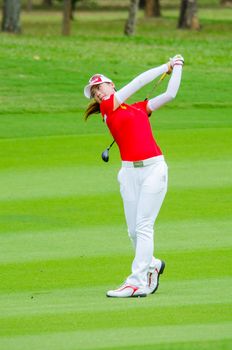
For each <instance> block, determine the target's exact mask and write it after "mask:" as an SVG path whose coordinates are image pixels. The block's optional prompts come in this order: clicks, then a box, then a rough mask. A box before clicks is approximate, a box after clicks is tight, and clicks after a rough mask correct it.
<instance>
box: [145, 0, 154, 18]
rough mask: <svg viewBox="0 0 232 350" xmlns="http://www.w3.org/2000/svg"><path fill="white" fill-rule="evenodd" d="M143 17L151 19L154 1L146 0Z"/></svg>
mask: <svg viewBox="0 0 232 350" xmlns="http://www.w3.org/2000/svg"><path fill="white" fill-rule="evenodd" d="M145 16H146V17H153V16H154V0H146V3H145Z"/></svg>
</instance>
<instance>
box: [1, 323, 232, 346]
mask: <svg viewBox="0 0 232 350" xmlns="http://www.w3.org/2000/svg"><path fill="white" fill-rule="evenodd" d="M96 323H97V320H96ZM231 327H232V323H229V322H228V323H214V324H190V325H182V326H180V325H175V326H171V325H170V326H155V327H152V326H147V327H143V326H140V327H130V328H125V327H124V328H115V329H102V330H91V331H87V330H85V331H84V330H83V331H76V332H75V331H74V332H61V333H58V332H57V333H49V332H48V333H47V334H42V335H40V334H39V335H26V336H9V337H2V338H1V339H0V345H1V347H2V348H3V349H11V348H13V349H15V350H28V349H30V350H31V349H33V350H40V349H43V350H46V349H49V350H51V349H56V350H71V349H78V350H85V349H86V350H87V349H89V350H90V349H101V348H102V349H107V348H110V347H111V348H112V346H114V347H117V348H120V346H121V347H123V346H128V345H129V346H130V345H136V346H137V347H138V346H143V345H147V344H160V343H164V344H165V343H170V344H172V343H176V342H186V341H188V342H189V343H191V342H195V341H196V339H197V340H198V341H200V340H202V341H206V340H209V341H212V340H216V341H218V340H220V339H231ZM103 344H104V345H103Z"/></svg>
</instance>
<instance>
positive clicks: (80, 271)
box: [0, 248, 231, 293]
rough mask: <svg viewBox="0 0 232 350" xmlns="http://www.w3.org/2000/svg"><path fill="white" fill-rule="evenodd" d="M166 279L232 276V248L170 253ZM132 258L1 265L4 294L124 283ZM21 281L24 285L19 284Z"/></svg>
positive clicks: (166, 254) (100, 258)
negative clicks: (231, 263)
mask: <svg viewBox="0 0 232 350" xmlns="http://www.w3.org/2000/svg"><path fill="white" fill-rule="evenodd" d="M162 258H163V259H164V260H165V261H166V263H167V269H166V270H165V276H166V277H167V278H168V279H169V280H175V281H176V280H186V281H187V280H192V279H196V278H199V279H204V278H206V277H208V278H215V276H217V277H218V276H220V277H227V276H231V268H230V262H231V249H230V248H228V249H226V248H224V249H212V250H202V251H197V252H195V251H186V252H183V251H182V252H171V253H168V252H166V253H165V255H164V256H163V257H162ZM132 260H133V253H132V252H131V254H130V256H123V255H122V256H120V255H118V256H108V257H106V256H101V257H89V256H88V255H87V256H81V257H78V258H74V259H63V260H62V259H57V260H51V261H50V260H48V261H41V262H27V263H19V262H18V263H14V264H13V263H11V264H2V265H1V280H2V283H1V289H0V290H1V292H3V293H5V292H6V291H9V292H18V291H26V290H27V291H30V292H33V291H34V292H36V291H46V290H47V291H49V290H52V289H54V288H55V289H56V288H61V287H63V288H67V287H77V286H79V287H84V286H87V287H92V286H93V285H95V284H96V285H106V284H109V286H110V285H112V284H115V285H117V284H121V282H122V280H123V279H124V278H125V277H126V276H127V275H129V273H130V265H131V262H132ZM19 281H20V283H19Z"/></svg>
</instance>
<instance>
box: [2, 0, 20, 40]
mask: <svg viewBox="0 0 232 350" xmlns="http://www.w3.org/2000/svg"><path fill="white" fill-rule="evenodd" d="M20 11H21V2H20V0H4V1H3V9H2V31H3V32H9V33H20V31H21V28H20Z"/></svg>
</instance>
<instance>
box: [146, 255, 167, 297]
mask: <svg viewBox="0 0 232 350" xmlns="http://www.w3.org/2000/svg"><path fill="white" fill-rule="evenodd" d="M164 268H165V262H164V261H162V260H159V259H156V263H155V267H154V269H153V270H152V271H149V272H148V274H147V284H148V290H149V293H148V294H153V293H155V292H156V291H157V289H158V287H159V276H160V275H161V274H162V273H163V272H164Z"/></svg>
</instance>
